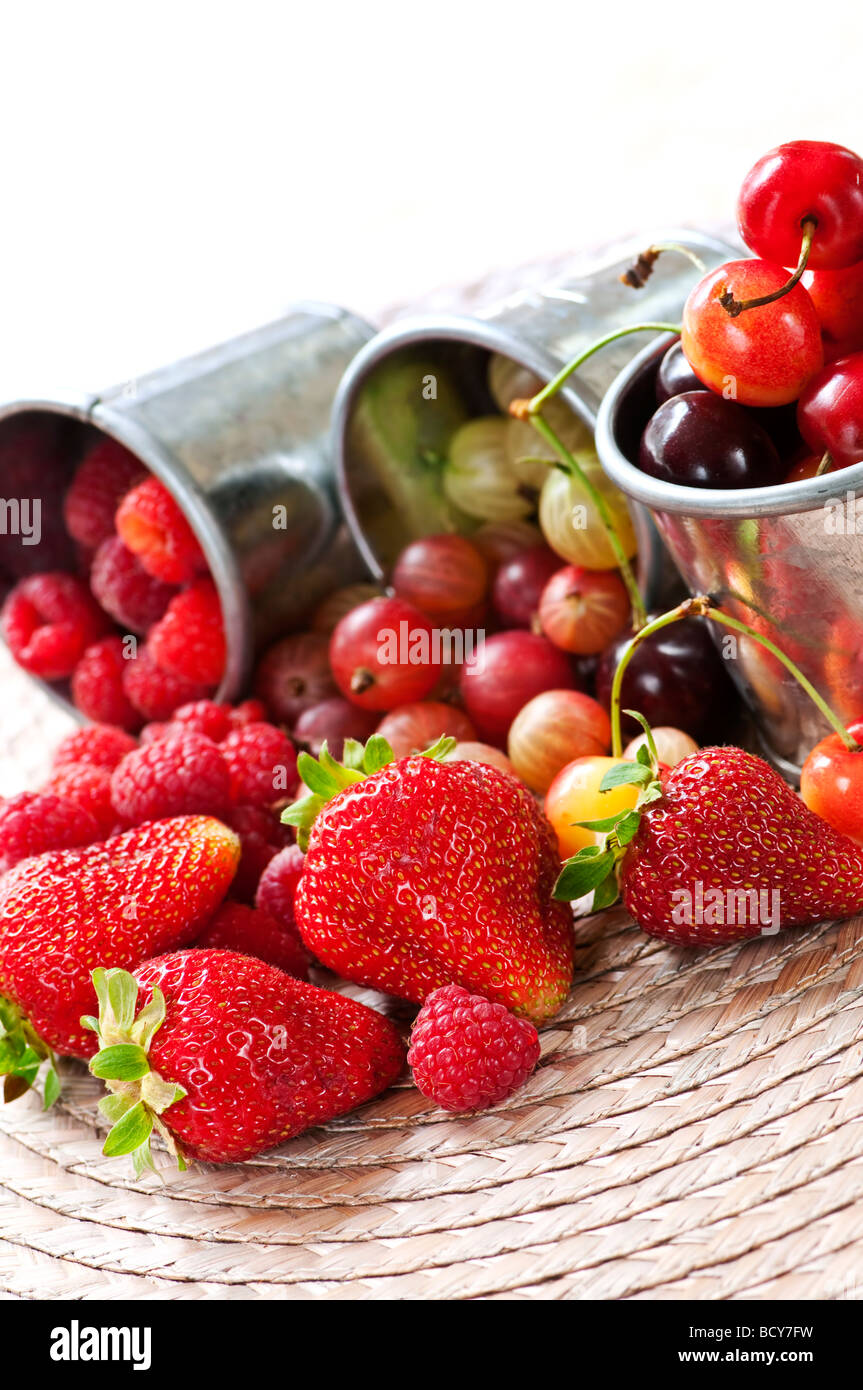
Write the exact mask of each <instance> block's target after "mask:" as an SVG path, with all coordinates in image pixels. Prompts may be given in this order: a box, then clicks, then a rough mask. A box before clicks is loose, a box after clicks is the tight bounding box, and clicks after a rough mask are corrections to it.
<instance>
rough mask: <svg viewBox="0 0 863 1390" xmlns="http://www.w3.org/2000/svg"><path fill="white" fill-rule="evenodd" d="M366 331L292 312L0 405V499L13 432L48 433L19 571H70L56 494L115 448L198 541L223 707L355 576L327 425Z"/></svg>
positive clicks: (309, 310) (15, 465) (308, 310)
mask: <svg viewBox="0 0 863 1390" xmlns="http://www.w3.org/2000/svg"><path fill="white" fill-rule="evenodd" d="M372 333H373V330H372V329H371V328H370V327H369V325H368V324H366V323H364V322H363V321H362V320H360V319H358V318H356V317H355V316H354V315H352V314H350V313H347V312H346V311H345V310H343V309H339V308H336V307H334V306H330V305H322V304H300V305H297V306H296V307H295V308H293V309H292V310H291V311H290V312H289V313H288V314H286V315H285V317H284V318H282V319H280V320H278V321H277V322H275V323H271V324H268V325H266V326H265V327H263V328H259V329H256V330H254V331H253V332H250V333H246V334H243V335H242V336H240V337H237V338H234V339H232V340H231V341H229V342H227V343H224V344H221V345H220V346H218V347H214V348H211V349H209V350H208V351H206V352H203V353H200V354H198V355H196V356H194V357H190V358H187V359H185V360H184V361H181V362H178V363H175V364H172V365H171V366H168V367H163V368H161V369H159V370H157V371H155V372H152V373H150V374H148V375H146V376H143V377H140V378H139V379H138V380H137V381H135V382H130V383H127V384H126V385H124V386H120V387H117V388H114V389H112V390H109V391H105V392H103V393H101V394H99V395H93V396H90V397H87V398H84V399H81V400H61V399H45V400H40V399H33V400H25V401H16V402H13V403H11V404H8V405H5V406H2V407H0V496H3V497H8V495H9V494H10V492H12V491H13V488H15V487H17V488H18V489H19V491H20V477H16V480H15V482H14V484H13V482H12V478H11V476H7V477H4V476H3V475H4V467H6V465H4V463H3V460H4V459H8V460H10V462H9V464H8V468H7V474H11V472H12V471H13V470H17V471H18V473H19V474H20V470H21V468H22V467H24V468H25V470H26V459H23V460H22V459H21V458H20V455H16V451H15V449H14V447H12V446H13V441H14V438H16V437H20V436H21V435H22V432H23V433H24V434H26V429H25V430H23V431H22V426H27V425H29V424H31V423H32V424H36V425H37V426H39V425H40V424H41V425H45V424H46V423H48V425H49V426H51V427H52V428H53V429H54V430H55V434H56V442H55V444H54V446H52V447H54V449H55V454H56V458H57V460H58V462H57V467H56V470H54V471H53V473H52V476H51V477H50V478H49V479H46V477H45V475H44V472H43V475H42V477H41V481H40V480H37V482H36V484H35V486H37V487H39V488H40V490H41V497H40V502H41V510H42V532H43V539H42V544H41V545H40V546H34V548H33V552H32V554H31V555H27V556H23V558H24V559H25V561H26V564H27V566H28V567H29V568H30V569H31V570H36V569H39V568H41V569H55V568H65V567H71V565H72V564H73V563H74V555H73V554H72V553H71V550H70V547H69V546H68V542H67V543H66V547H65V550H64V537H63V528H62V510H61V509H62V501H63V493H64V491H65V487H66V485H67V484H68V482H69V481H70V480H71V477H72V475H73V473H74V470H75V467H76V465H77V464H78V462H79V461H80V460H81V458H82V457H83V455H84V454H85V453H86V451H87V449H88V448H89V447H90V446H91V445H92V443H93V442H95V440H96V439H98V438H99V437H100V436H103V435H108V436H110V437H111V438H112V439H115V440H118V441H119V442H120V443H121V444H123V445H125V447H126V448H127V449H130V450H131V451H132V453H134V454H135V455H137V457H138V458H139V459H140V460H141V462H142V463H143V464H145V465H146V467H147V468H148V469H149V470H150V471H151V472H153V473H154V474H155V475H156V476H157V477H158V478H160V479H161V480H162V482H163V483H164V484H165V486H166V487H167V488H168V489H169V491H170V492H171V493H172V494H173V495H174V497H175V498H176V500H177V501H178V502H179V504H180V506H181V507H182V508H183V511H184V512H185V515H186V517H187V518H188V520H189V523H190V525H191V526H192V529H193V530H194V532H195V534H196V535H197V537H198V540H199V541H200V543H201V546H202V548H203V551H204V554H205V556H206V559H207V563H208V565H209V568H210V572H211V574H212V577H213V580H214V582H215V584H216V586H217V589H218V592H219V596H220V599H221V604H222V612H223V617H224V623H225V632H226V638H227V664H226V668H225V673H224V679H223V681H222V684H221V687H220V690H219V698H221V699H233V698H234V697H235V696H236V695H237V694H238V693H239V692H240V690H241V689H242V687H243V684H244V682H245V680H246V678H247V676H248V672H249V667H250V663H251V660H252V656H253V653H254V651H255V650H256V648H258V647H260V646H261V645H263V644H265V643H266V642H268V641H269V640H271V639H272V638H273V637H274V636H276V635H277V634H279V633H281V632H284V631H289V630H290V629H292V628H296V627H297V626H299V625H300V624H301V623H302V621H303V618H304V616H305V615H307V613H308V612H309V610H310V608H311V607H312V606H313V605H314V604H315V603H316V602H317V601H318V600H319V599H320V598H321V597H322V596H323V595H324V594H325V593H326V592H327V591H328V590H329V589H331V588H333V587H335V585H337V584H339V583H341V582H349V581H350V580H351V579H354V578H358V577H360V576H362V575H364V574H365V570H364V566H363V564H362V561H361V559H360V557H359V555H358V554H357V551H356V548H355V546H354V545H353V542H352V540H351V538H350V536H349V534H348V532H347V528H346V527H345V526H344V524H343V521H342V519H341V515H340V511H339V507H338V502H337V497H336V488H335V477H334V469H333V466H332V461H331V454H330V449H329V418H330V409H331V406H332V400H333V396H334V395H335V392H336V388H337V386H338V383H339V381H340V379H341V377H342V375H343V373H344V371H345V369H346V367H347V366H348V364H349V362H350V361H351V359H352V358H353V356H354V354H355V353H356V352H357V350H358V349H359V348H360V347H362V345H363V344H364V343H365V342H367V341H368V339H369V338H370V337H371V336H372ZM4 441H6V443H7V444H8V445H9V446H10V447H7V448H5V449H4ZM40 550H41V551H42V554H41V555H40ZM67 552H69V553H67ZM19 558H21V552H19ZM12 578H14V574H13V575H9V576H7V580H6V583H7V587H8V583H9V582H11V579H12ZM53 689H54V693H58V694H60V696H61V698H64V699H65V695H66V692H65V691H64V690H59V691H58V690H57V688H56V687H55V688H53Z"/></svg>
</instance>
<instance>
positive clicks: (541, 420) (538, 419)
mask: <svg viewBox="0 0 863 1390" xmlns="http://www.w3.org/2000/svg"><path fill="white" fill-rule="evenodd" d="M531 405H533V402H531ZM528 419H529V420H530V423H531V424H532V425H533V427H534V429H535V430H536V431H537V433H538V434H540V435H542V437H543V439H544V440H545V441H546V443H547V444H550V445H551V447H552V449H554V450H555V452H556V453H557V454H558V455H559V457H560V458H561V460H562V462H563V463H564V464H565V466H566V471H567V473H569V474H570V476H571V477H574V478H576V479H577V481H578V482H579V484H580V485H581V487H582V488H583V489H584V491H585V492H586V493H587V496H588V497H589V498H590V500H591V502H592V503H593V505H594V507H595V508H596V511H597V514H598V516H599V519H600V521H601V522H602V525H603V529H604V530H605V534H606V536H607V537H608V543H609V545H610V546H611V548H612V550H613V551H614V557H615V559H616V561H617V567H618V569H619V570H620V575H621V578H622V580H623V582H624V584H625V585H626V592H627V593H628V594H629V602H630V604H631V606H632V625H633V627H643V626H644V624H645V623H646V621H647V611H646V609H645V607H644V599H643V598H642V596H641V590H640V589H639V587H638V580H637V579H636V577H635V573H634V571H633V568H632V565H631V564H630V563H629V556H628V555H627V553H626V549H625V547H624V545H623V542H622V541H621V539H620V536H619V534H618V531H617V527H616V526H615V524H614V518H613V516H612V515H611V512H610V510H609V507H608V503H607V502H606V500H605V498H604V497H603V495H602V493H601V492H600V490H599V488H598V487H596V486H595V485H594V484H593V483H592V482H591V480H590V478H588V476H587V474H586V473H585V471H584V469H583V468H582V466H581V464H580V463H579V462H578V460H577V459H576V458H575V457H574V455H573V454H571V453H570V452H569V450H568V449H567V447H566V445H565V444H564V443H563V440H562V439H560V438H559V437H558V435H557V434H556V433H555V431H554V430H553V429H552V427H551V425H550V424H549V423H548V421H547V420H546V418H545V416H544V415H541V414H539V413H537V412H534V411H531V412H530V414H529V416H528Z"/></svg>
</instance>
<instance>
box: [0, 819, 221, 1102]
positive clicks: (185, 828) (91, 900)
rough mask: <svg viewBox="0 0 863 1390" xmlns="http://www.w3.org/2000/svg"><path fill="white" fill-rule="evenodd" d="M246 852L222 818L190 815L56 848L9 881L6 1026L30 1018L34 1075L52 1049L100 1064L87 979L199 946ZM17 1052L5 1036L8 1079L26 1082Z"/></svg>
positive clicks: (0, 913)
mask: <svg viewBox="0 0 863 1390" xmlns="http://www.w3.org/2000/svg"><path fill="white" fill-rule="evenodd" d="M239 852H240V848H239V841H238V840H237V837H236V835H235V834H234V833H233V831H231V830H228V829H227V827H226V826H224V825H222V824H221V823H220V822H219V821H216V820H211V819H209V818H208V817H206V816H186V817H182V818H179V819H176V820H164V821H157V822H154V823H151V824H149V825H143V826H140V827H139V828H138V829H136V830H130V831H127V832H126V833H125V834H123V835H115V836H114V837H113V838H112V839H110V840H105V841H104V842H102V843H100V844H96V845H89V846H87V847H86V848H84V849H66V850H52V851H50V852H49V853H47V854H42V855H40V856H39V857H38V858H35V859H26V860H24V862H23V863H21V864H18V865H16V866H15V868H13V869H11V870H10V871H9V873H7V874H6V875H5V877H4V878H3V879H2V880H0V995H3V996H5V1000H6V1005H5V1013H4V1017H3V1022H4V1023H5V1026H6V1028H7V1030H9V1027H10V1023H9V1019H10V1015H11V1016H13V1018H14V1015H15V1014H18V1015H20V1016H21V1017H20V1018H19V1020H18V1021H19V1025H20V1026H19V1027H18V1029H17V1032H16V1038H17V1040H18V1041H19V1042H20V1040H21V1039H22V1038H24V1039H26V1040H27V1041H29V1042H30V1043H31V1046H36V1044H37V1043H38V1045H39V1047H40V1048H41V1053H40V1054H37V1069H38V1056H39V1055H41V1056H43V1057H44V1056H46V1055H48V1049H49V1048H50V1049H52V1050H53V1051H55V1052H61V1053H67V1054H71V1055H72V1056H76V1057H89V1056H91V1054H92V1053H93V1052H94V1051H95V1048H96V1043H95V1040H94V1039H93V1037H92V1035H91V1034H90V1033H88V1032H87V1031H86V1030H85V1029H84V1028H82V1026H81V1015H82V1014H83V1013H89V1012H91V1011H92V1009H93V1006H94V1002H95V995H94V993H93V986H92V983H91V979H90V972H91V971H92V970H93V969H94V968H95V966H97V965H98V963H99V962H100V961H104V962H105V963H106V964H108V965H118V966H124V967H125V966H132V967H134V966H136V965H138V964H140V962H141V961H142V960H146V959H147V957H148V956H152V955H154V954H157V953H158V952H159V951H165V950H171V949H173V948H175V947H180V946H185V945H187V944H188V943H189V942H191V941H194V939H195V937H196V936H197V935H198V933H199V932H200V930H201V926H202V924H203V923H204V922H206V921H207V920H208V919H209V918H210V917H212V915H213V913H214V912H215V910H216V908H217V907H218V905H219V903H220V902H221V901H222V899H223V898H224V896H225V894H226V893H227V891H228V888H229V887H230V883H231V879H232V878H233V876H234V871H235V869H236V867H237V860H238V857H239ZM32 1030H35V1033H36V1034H37V1035H38V1038H37V1040H36V1043H34V1042H33V1032H32ZM16 1045H17V1044H16V1040H15V1038H12V1040H11V1041H10V1037H9V1036H8V1035H7V1037H5V1038H0V1048H2V1049H3V1051H2V1052H0V1072H4V1071H5V1072H12V1073H16V1072H17V1073H18V1074H20V1069H19V1068H18V1067H17V1066H16V1061H17V1062H20V1061H21V1057H20V1055H19V1054H18V1053H16V1052H15V1046H16ZM32 1061H33V1059H32V1058H30V1059H29V1065H30V1069H31V1070H32ZM30 1079H31V1080H32V1077H30Z"/></svg>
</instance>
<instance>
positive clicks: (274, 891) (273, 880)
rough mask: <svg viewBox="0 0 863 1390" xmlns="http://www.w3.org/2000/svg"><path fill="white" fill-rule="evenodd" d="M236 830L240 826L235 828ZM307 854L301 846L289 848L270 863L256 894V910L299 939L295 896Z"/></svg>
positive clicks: (262, 875)
mask: <svg viewBox="0 0 863 1390" xmlns="http://www.w3.org/2000/svg"><path fill="white" fill-rule="evenodd" d="M234 829H236V826H235V827H234ZM305 857H306V856H305V855H304V854H303V851H302V850H301V849H300V847H299V845H288V846H287V848H286V849H283V850H280V851H279V853H278V854H277V855H275V857H274V858H273V859H271V860H270V862H269V864H268V865H267V867H266V868H265V869H264V872H263V873H262V874H261V881H260V883H259V884H258V891H257V893H256V894H255V907H260V908H261V909H262V910H263V911H264V912H269V913H270V915H271V916H272V917H275V919H276V921H277V922H278V923H279V924H280V925H281V926H282V927H283V928H284V930H285V931H291V932H293V933H294V935H295V936H299V934H300V932H299V928H298V926H297V923H296V917H295V915H294V894H295V892H296V891H297V884H298V883H299V881H300V878H301V876H302V872H303V860H304V859H305Z"/></svg>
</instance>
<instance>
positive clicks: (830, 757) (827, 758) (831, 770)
mask: <svg viewBox="0 0 863 1390" xmlns="http://www.w3.org/2000/svg"><path fill="white" fill-rule="evenodd" d="M848 732H849V734H850V735H851V737H852V738H853V739H854V740H855V742H857V743H863V719H858V720H855V722H854V723H853V724H849V725H848ZM800 795H801V796H802V798H803V800H804V801H805V802H806V805H807V806H808V807H809V809H810V811H814V812H815V814H816V816H821V818H822V819H823V820H826V821H827V823H828V825H832V826H833V829H834V830H840V831H841V832H842V834H843V835H849V836H850V837H851V839H852V840H856V841H857V843H858V844H863V752H859V753H852V752H851V751H850V750H849V749H848V748H846V746H845V744H844V743H843V741H842V739H841V738H840V737H839V735H838V734H828V735H827V737H826V738H823V739H822V740H821V742H820V743H816V745H815V747H814V748H813V749H812V752H811V753H810V754H809V757H808V758H807V759H806V761H805V763H804V764H803V769H802V771H801V773H800Z"/></svg>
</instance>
